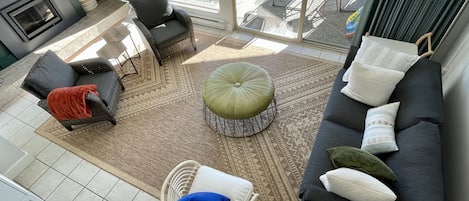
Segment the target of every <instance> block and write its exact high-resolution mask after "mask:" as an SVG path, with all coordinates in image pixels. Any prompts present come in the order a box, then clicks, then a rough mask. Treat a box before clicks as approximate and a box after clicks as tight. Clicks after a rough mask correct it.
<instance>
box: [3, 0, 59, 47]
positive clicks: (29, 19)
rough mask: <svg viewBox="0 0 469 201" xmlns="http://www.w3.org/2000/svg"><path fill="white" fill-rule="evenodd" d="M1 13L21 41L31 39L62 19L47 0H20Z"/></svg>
mask: <svg viewBox="0 0 469 201" xmlns="http://www.w3.org/2000/svg"><path fill="white" fill-rule="evenodd" d="M1 14H2V15H3V17H4V18H5V19H6V21H7V22H8V23H9V24H10V26H11V27H13V29H14V30H15V32H16V33H17V34H18V35H19V36H20V37H21V39H23V41H29V40H31V39H33V38H34V37H36V36H37V35H39V34H41V33H42V32H44V31H45V30H47V29H49V28H50V27H52V26H54V25H55V24H56V23H58V22H60V21H61V20H62V18H61V17H60V14H59V13H58V12H57V10H56V9H55V7H54V5H52V3H51V2H50V1H49V0H33V1H31V0H21V1H18V2H16V3H14V4H12V5H10V6H8V7H6V8H5V9H3V10H2V11H1Z"/></svg>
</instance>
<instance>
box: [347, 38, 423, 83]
mask: <svg viewBox="0 0 469 201" xmlns="http://www.w3.org/2000/svg"><path fill="white" fill-rule="evenodd" d="M376 38H377V37H367V36H362V43H361V46H360V49H358V52H357V55H356V56H355V61H358V62H360V63H363V64H368V65H373V66H377V67H381V68H387V69H392V70H397V71H401V72H403V73H405V72H407V70H409V68H410V67H411V66H412V65H414V64H415V62H417V60H419V58H420V56H418V55H417V54H408V53H406V52H400V51H397V50H394V49H391V48H389V47H387V46H386V45H384V44H382V43H380V42H378V41H379V40H376ZM399 42H401V41H397V43H399ZM349 76H350V75H349V70H348V71H347V72H345V74H344V75H343V77H342V80H343V81H345V82H347V81H348V80H349Z"/></svg>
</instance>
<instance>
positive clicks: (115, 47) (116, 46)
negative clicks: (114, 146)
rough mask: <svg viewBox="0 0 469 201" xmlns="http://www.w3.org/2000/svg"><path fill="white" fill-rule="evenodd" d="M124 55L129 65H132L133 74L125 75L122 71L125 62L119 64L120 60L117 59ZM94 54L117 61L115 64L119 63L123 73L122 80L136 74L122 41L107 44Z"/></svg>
mask: <svg viewBox="0 0 469 201" xmlns="http://www.w3.org/2000/svg"><path fill="white" fill-rule="evenodd" d="M124 53H125V55H127V58H129V60H130V63H131V64H132V67H133V69H134V72H133V73H126V72H125V71H124V69H123V65H124V64H125V61H124V62H123V63H121V62H120V60H119V57H120V56H121V55H122V54H124ZM96 54H98V56H100V57H104V58H107V59H115V60H117V63H119V66H120V68H121V70H122V73H123V76H122V77H121V79H123V78H124V77H125V76H127V75H132V74H138V71H137V68H135V64H134V62H133V61H132V57H130V55H129V53H128V52H127V48H126V47H125V45H124V44H123V43H122V41H119V42H114V43H107V44H106V45H104V46H103V47H102V48H100V49H99V50H98V51H97V52H96ZM125 55H124V56H125ZM126 61H127V60H126Z"/></svg>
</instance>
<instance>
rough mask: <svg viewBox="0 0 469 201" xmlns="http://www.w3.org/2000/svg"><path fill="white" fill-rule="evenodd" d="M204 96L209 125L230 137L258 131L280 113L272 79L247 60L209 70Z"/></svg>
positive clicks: (206, 118)
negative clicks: (210, 71)
mask: <svg viewBox="0 0 469 201" xmlns="http://www.w3.org/2000/svg"><path fill="white" fill-rule="evenodd" d="M202 96H203V100H204V118H205V121H206V122H207V124H208V126H209V127H210V128H212V129H213V130H215V131H216V132H218V133H221V134H224V135H227V136H230V137H246V136H250V135H254V134H256V133H259V132H261V131H262V130H264V129H265V128H267V127H268V126H269V125H270V124H271V123H272V121H273V120H274V118H275V115H276V114H277V107H276V101H275V88H274V84H273V82H272V79H271V78H270V76H269V74H268V73H267V71H265V70H264V69H262V68H261V67H259V66H256V65H254V64H250V63H247V62H237V63H230V64H226V65H223V66H221V67H219V68H217V69H216V70H215V71H213V72H212V73H210V74H209V76H208V78H207V79H206V80H205V82H204V88H203V92H202Z"/></svg>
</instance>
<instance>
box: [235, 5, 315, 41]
mask: <svg viewBox="0 0 469 201" xmlns="http://www.w3.org/2000/svg"><path fill="white" fill-rule="evenodd" d="M309 1H311V0H309ZM303 2H306V0H236V20H237V24H238V27H240V28H245V29H249V30H253V31H257V32H261V33H267V34H271V35H277V36H282V37H285V38H291V39H297V38H298V32H299V30H300V27H299V25H300V23H299V22H300V19H301V14H302V12H301V10H302V5H303Z"/></svg>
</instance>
